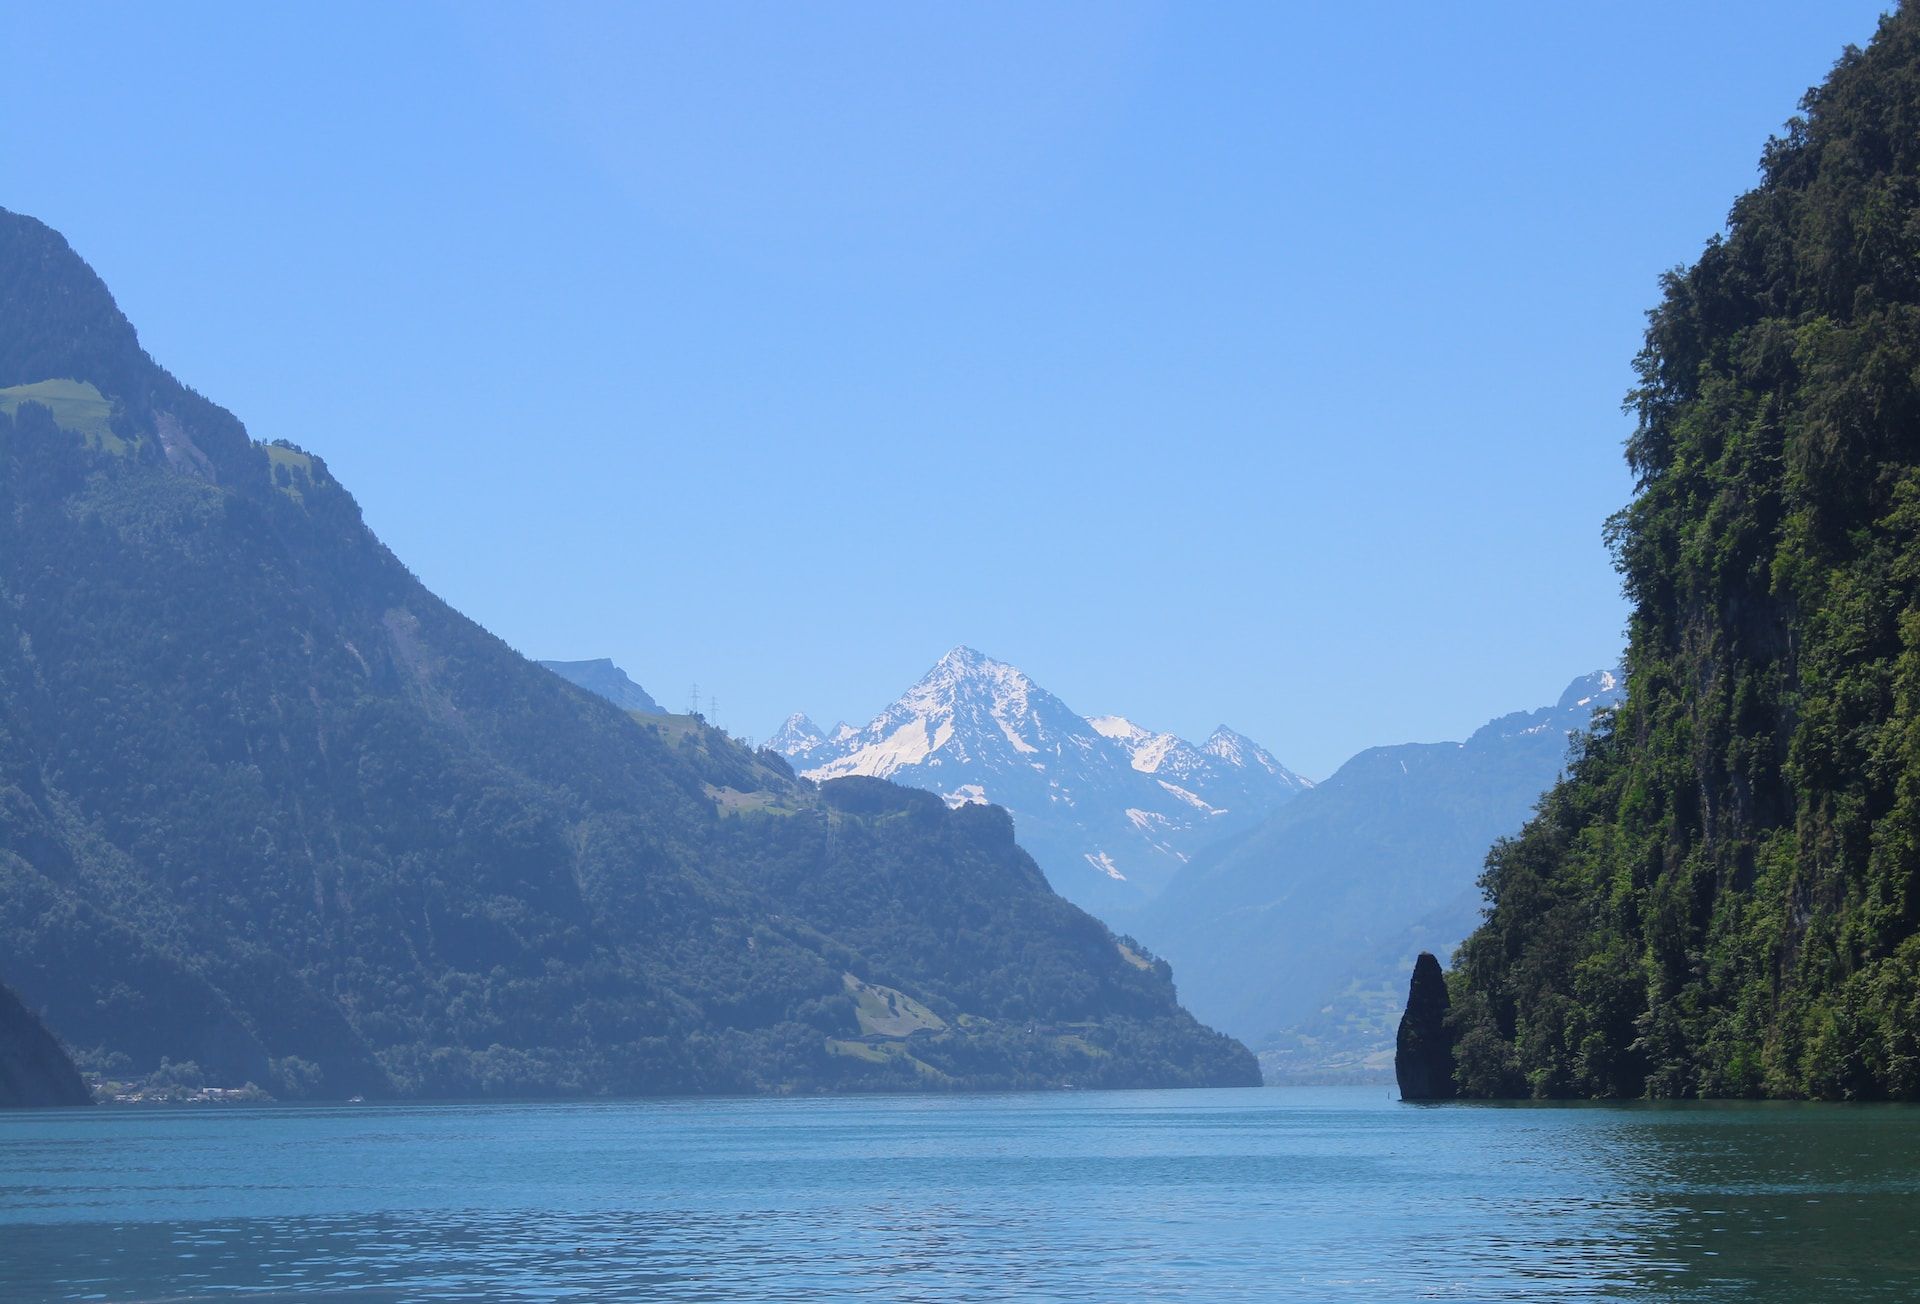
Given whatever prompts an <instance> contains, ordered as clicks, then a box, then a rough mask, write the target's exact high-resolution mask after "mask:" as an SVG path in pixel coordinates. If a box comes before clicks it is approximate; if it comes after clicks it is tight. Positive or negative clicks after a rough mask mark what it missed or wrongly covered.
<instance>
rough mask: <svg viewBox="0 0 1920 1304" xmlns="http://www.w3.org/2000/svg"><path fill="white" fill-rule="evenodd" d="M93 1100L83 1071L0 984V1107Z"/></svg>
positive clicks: (44, 1027) (31, 1014) (16, 998)
mask: <svg viewBox="0 0 1920 1304" xmlns="http://www.w3.org/2000/svg"><path fill="white" fill-rule="evenodd" d="M92 1103H93V1096H92V1094H91V1093H90V1092H88V1090H87V1084H86V1083H85V1082H84V1081H82V1080H81V1078H80V1070H78V1069H76V1068H75V1067H74V1066H73V1061H72V1060H71V1059H69V1058H67V1052H66V1051H65V1050H63V1049H61V1046H60V1043H59V1042H58V1041H56V1040H55V1039H54V1035H53V1034H52V1033H51V1032H48V1031H47V1025H46V1024H44V1023H42V1022H40V1020H39V1019H37V1018H35V1017H34V1014H33V1011H31V1010H29V1009H28V1008H27V1007H26V1006H24V1005H22V1004H21V1003H20V998H19V997H18V996H15V995H14V994H13V993H12V992H11V991H9V990H8V989H7V988H5V987H0V1108H7V1107H19V1106H31V1105H91V1104H92Z"/></svg>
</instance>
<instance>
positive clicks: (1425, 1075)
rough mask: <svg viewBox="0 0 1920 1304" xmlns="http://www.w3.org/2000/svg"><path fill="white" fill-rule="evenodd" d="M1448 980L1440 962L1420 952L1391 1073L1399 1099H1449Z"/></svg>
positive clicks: (1451, 1096)
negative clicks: (1395, 1080) (1396, 1083)
mask: <svg viewBox="0 0 1920 1304" xmlns="http://www.w3.org/2000/svg"><path fill="white" fill-rule="evenodd" d="M1447 1004H1448V1002H1447V980H1446V977H1445V975H1443V974H1442V973H1441V972H1440V961H1438V960H1436V959H1435V958H1434V956H1433V953H1432V952H1430V951H1422V952H1421V953H1420V958H1419V959H1418V960H1416V961H1414V964H1413V984H1412V986H1411V987H1410V988H1409V989H1408V991H1407V1012H1406V1013H1405V1014H1403V1015H1401V1016H1400V1036H1399V1040H1398V1041H1397V1042H1396V1044H1395V1046H1394V1052H1393V1074H1394V1076H1395V1077H1396V1078H1398V1079H1399V1080H1400V1099H1402V1100H1452V1099H1453V1094H1454V1084H1453V1039H1452V1037H1451V1035H1450V1034H1449V1033H1448V1031H1447Z"/></svg>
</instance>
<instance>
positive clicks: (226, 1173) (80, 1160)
mask: <svg viewBox="0 0 1920 1304" xmlns="http://www.w3.org/2000/svg"><path fill="white" fill-rule="evenodd" d="M1389 1095H1390V1093H1389V1092H1388V1091H1387V1089H1385V1088H1380V1087H1373V1088H1329V1089H1317V1088H1264V1089H1257V1090H1243V1091H1146V1092H1113V1093H1088V1094H1073V1095H1002V1096H962V1097H913V1098H901V1097H892V1098H857V1097H833V1098H820V1099H803V1100H673V1101H621V1102H596V1103H568V1104H513V1105H474V1104H463V1105H351V1106H332V1107H321V1106H305V1107H296V1106H289V1107H269V1108H219V1107H198V1108H195V1107H179V1108H114V1109H97V1110H91V1111H87V1110H81V1111H64V1112H63V1111H29V1112H17V1113H10V1114H0V1299H6V1300H8V1301H15V1300H33V1299H88V1298H97V1299H112V1300H121V1299H142V1300H146V1299H153V1300H163V1299H164V1300H179V1299H201V1298H231V1297H233V1296H234V1295H236V1294H241V1293H247V1292H258V1293H259V1295H261V1296H273V1295H278V1296H281V1297H286V1298H293V1297H299V1298H303V1299H304V1298H314V1297H332V1298H341V1299H352V1300H389V1299H419V1298H450V1299H455V1298H472V1299H483V1298H485V1299H526V1300H545V1299H569V1298H578V1299H603V1298H624V1299H640V1300H654V1299H658V1300H747V1299H768V1298H772V1299H822V1300H824V1299H836V1300H837V1299H854V1300H861V1299H867V1300H1014V1299H1018V1300H1102V1301H1105V1300H1126V1299H1139V1300H1155V1299H1166V1298H1173V1297H1182V1298H1188V1299H1202V1300H1212V1299H1217V1300H1314V1301H1347V1300H1353V1301H1361V1300H1365V1301H1375V1300H1381V1301H1398V1300H1416V1299H1438V1300H1528V1301H1534V1300H1602V1299H1604V1300H1639V1299H1645V1300H1654V1299H1658V1300H1662V1301H1666V1300H1698V1301H1722V1300H1727V1301H1731V1300H1779V1301H1795V1302H1799V1301H1846V1300H1903V1301H1905V1300H1912V1299H1915V1298H1920V1110H1917V1109H1912V1108H1901V1107H1891V1106H1889V1107H1879V1106H1865V1107H1841V1106H1828V1105H1746V1104H1742V1105H1695V1106H1645V1105H1634V1106H1529V1105H1522V1106H1505V1107H1501V1106H1485V1105H1448V1106H1413V1105H1402V1104H1399V1103H1397V1102H1395V1101H1392V1100H1391V1099H1389Z"/></svg>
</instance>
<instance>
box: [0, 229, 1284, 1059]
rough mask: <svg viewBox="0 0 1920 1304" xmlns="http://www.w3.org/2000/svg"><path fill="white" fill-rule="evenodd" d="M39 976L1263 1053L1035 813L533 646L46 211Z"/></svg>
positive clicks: (25, 293)
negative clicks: (783, 745) (565, 661)
mask: <svg viewBox="0 0 1920 1304" xmlns="http://www.w3.org/2000/svg"><path fill="white" fill-rule="evenodd" d="M0 980H4V981H5V982H7V983H9V984H11V985H13V986H14V987H16V988H17V989H18V990H19V991H20V993H21V994H22V996H23V997H24V998H25V999H26V1001H27V1003H28V1004H29V1005H30V1006H32V1007H33V1008H34V1009H36V1010H38V1011H39V1012H40V1013H41V1014H43V1015H44V1016H45V1017H46V1019H47V1021H48V1022H49V1023H50V1024H51V1026H52V1027H53V1028H54V1029H55V1030H56V1031H57V1032H58V1033H59V1034H60V1035H61V1036H62V1037H63V1038H64V1039H65V1040H66V1042H67V1043H68V1044H69V1045H71V1046H73V1047H75V1048H77V1049H78V1050H79V1051H80V1053H81V1058H82V1061H83V1063H84V1064H86V1065H89V1066H91V1067H94V1068H96V1069H100V1070H102V1071H106V1072H109V1073H111V1074H114V1075H116V1076H127V1075H130V1074H131V1075H138V1074H142V1073H148V1072H152V1071H154V1070H157V1069H161V1067H162V1066H163V1064H168V1063H170V1064H171V1065H172V1066H173V1068H174V1069H177V1068H178V1066H179V1065H181V1064H183V1063H187V1062H191V1063H192V1064H193V1065H194V1066H195V1067H196V1068H197V1069H198V1070H199V1071H200V1072H201V1073H203V1074H205V1075H206V1076H207V1078H208V1079H209V1080H211V1081H213V1082H215V1083H224V1084H229V1085H238V1084H240V1083H242V1082H245V1081H249V1080H251V1081H254V1082H257V1083H259V1084H260V1085H262V1086H264V1087H267V1088H268V1089H270V1090H273V1091H275V1092H278V1093H282V1094H311V1095H331V1096H338V1095H344V1094H348V1093H352V1092H361V1093H366V1094H369V1095H372V1094H390V1093H398V1094H418V1095H436V1096H446V1095H464V1094H474V1093H496V1094H497V1093H518V1094H526V1093H554V1092H568V1093H572V1092H599V1091H626V1092H639V1091H747V1090H807V1089H817V1088H825V1087H835V1088H856V1089H857V1088H895V1087H902V1088H925V1087H985V1086H1014V1085H1021V1086H1026V1085H1062V1084H1073V1085H1123V1084H1188V1083H1194V1084H1198V1083H1238V1082H1248V1081H1257V1074H1256V1070H1255V1068H1254V1065H1253V1061H1252V1058H1251V1056H1250V1055H1248V1053H1247V1052H1246V1051H1245V1050H1244V1049H1243V1048H1241V1047H1240V1046H1238V1045H1236V1044H1235V1043H1233V1042H1231V1041H1230V1040H1228V1039H1226V1038H1224V1037H1221V1036H1218V1035H1217V1034H1214V1033H1210V1032H1208V1031H1206V1030H1205V1029H1203V1028H1201V1027H1200V1026H1199V1025H1198V1024H1196V1023H1195V1022H1194V1021H1193V1020H1192V1019H1191V1018H1190V1017H1189V1016H1188V1015H1187V1014H1186V1013H1185V1012H1184V1011H1182V1010H1181V1009H1180V1008H1179V1006H1178V1005H1177V1003H1176V1002H1175V999H1174V995H1173V989H1172V985H1171V983H1170V982H1169V980H1168V975H1167V973H1166V970H1165V967H1164V966H1158V965H1156V964H1155V963H1154V962H1153V961H1152V959H1151V958H1150V957H1147V956H1145V955H1143V954H1142V953H1141V952H1139V951H1138V950H1137V949H1136V948H1133V947H1131V946H1128V945H1127V944H1126V943H1125V942H1124V941H1122V940H1118V939H1115V938H1114V937H1113V936H1112V935H1111V934H1110V933H1109V932H1108V931H1107V930H1106V929H1105V928H1104V927H1103V926H1102V925H1100V924H1099V923H1098V922H1096V921H1095V920H1093V919H1091V918H1089V917H1088V916H1086V915H1085V914H1083V913H1081V912H1080V911H1078V910H1076V909H1074V908H1073V907H1072V906H1069V905H1068V904H1066V903H1065V902H1063V901H1061V900H1060V899H1059V898H1058V897H1056V896H1054V895H1053V894H1052V893H1051V892H1050V891H1048V890H1047V887H1046V885H1045V882H1044V880H1043V879H1042V878H1041V876H1040V874H1039V872H1038V871H1037V870H1036V869H1035V868H1034V865H1033V862H1032V861H1031V860H1030V859H1029V858H1028V857H1027V856H1026V855H1025V853H1024V852H1022V851H1021V850H1020V849H1019V848H1018V847H1016V846H1015V845H1014V842H1013V837H1012V832H1011V828H1010V826H1009V825H1008V823H1007V821H1006V819H1005V817H1004V816H1003V815H1000V814H999V813H997V812H992V811H961V812H953V813H950V812H948V811H946V810H945V809H944V808H943V807H942V805H941V803H939V802H938V801H936V800H931V799H926V798H923V797H921V796H918V795H916V794H912V793H908V792H905V791H902V790H898V789H894V788H892V787H890V786H889V785H885V784H864V783H849V784H838V785H828V786H826V787H825V788H815V787H814V786H813V785H811V784H806V783H803V782H799V781H797V780H795V779H794V777H793V775H792V774H791V772H790V771H789V770H787V768H786V767H785V765H784V763H782V762H780V761H779V760H778V759H777V758H769V757H765V756H759V757H757V756H754V755H752V754H750V753H748V752H747V751H745V750H744V749H742V748H740V747H739V746H738V745H736V744H734V743H732V742H731V741H729V740H728V739H727V738H726V737H725V736H724V735H723V734H721V733H719V732H718V731H716V730H713V729H709V728H707V727H705V726H704V724H702V723H701V722H700V721H698V720H697V719H688V718H685V717H667V718H658V719H640V718H636V717H634V716H631V715H628V714H626V713H624V712H622V711H620V710H618V709H616V708H615V707H613V706H612V705H610V704H608V703H607V702H605V701H602V700H600V699H599V698H597V697H595V696H593V695H591V694H589V693H586V692H582V691H580V690H579V689H577V688H574V687H572V686H570V685H568V684H567V683H565V682H563V681H562V680H561V679H559V678H558V677H556V676H555V675H553V674H550V673H548V672H547V671H546V670H543V669H541V668H540V667H538V666H536V665H534V664H532V663H530V662H528V661H525V660H523V659H522V658H520V657H519V656H518V655H516V654H515V653H514V652H513V651H511V650H510V649H509V648H507V647H506V646H505V645H503V644H502V643H500V642H499V641H498V640H497V639H495V638H493V637H492V636H491V635H489V634H487V633H486V632H485V631H484V630H482V629H480V628H479V627H478V626H476V625H475V624H473V623H472V622H471V621H469V620H467V619H465V618H464V617H462V616H461V615H460V614H459V613H457V612H455V611H452V610H451V609H449V608H448V607H447V606H446V605H445V604H443V603H441V602H440V601H439V600H438V599H436V598H435V597H434V596H433V595H432V594H431V593H429V592H427V591H426V590H425V589H424V588H423V587H422V586H421V585H420V584H419V583H418V582H417V581H416V580H415V579H414V578H413V577H412V576H411V575H410V574H409V573H408V572H407V571H406V569H405V568H404V567H403V566H402V565H401V564H400V563H399V562H398V561H397V560H396V559H395V558H394V557H393V556H392V555H391V554H390V553H389V552H388V551H387V550H386V549H385V548H384V547H383V546H382V545H381V544H380V543H379V541H378V540H377V539H375V538H374V537H373V536H372V535H371V534H370V533H369V532H368V531H367V529H366V527H365V526H364V525H363V524H362V522H361V519H360V514H359V510H358V508H357V507H356V505H355V504H354V501H353V499H352V498H351V497H350V496H349V495H348V493H347V491H346V490H345V489H344V488H342V487H341V486H340V484H339V483H338V482H336V481H335V480H334V479H333V478H332V476H331V475H329V474H328V472H327V468H326V466H325V464H324V463H323V462H321V461H320V459H319V458H317V457H314V456H311V455H309V454H307V453H305V452H302V451H301V450H298V449H295V448H292V447H290V446H285V445H263V444H259V443H255V442H254V441H253V440H251V439H250V438H249V437H248V436H247V434H246V432H245V431H244V430H243V429H242V428H241V426H240V424H239V422H238V421H236V420H235V419H234V418H233V417H232V416H231V415H230V414H229V413H227V412H225V411H224V410H222V409H220V408H218V407H216V406H214V405H213V404H211V403H209V402H208V401H207V400H205V399H203V398H201V397H199V396H198V395H195V394H193V393H192V392H191V391H189V390H187V389H185V388H184V387H182V386H181V385H180V384H178V383H177V382H176V381H174V380H173V378H172V377H171V376H169V375H167V374H166V373H165V372H164V371H162V370H160V369H159V368H158V367H156V366H155V365H154V364H153V363H152V361H151V360H150V359H148V358H147V356H146V354H145V353H144V352H143V351H141V349H140V346H139V343H138V341H137V339H136V338H135V336H134V332H133V329H132V327H131V326H129V325H128V324H127V323H126V321H125V320H124V319H123V318H122V317H121V315H120V314H119V312H118V310H117V309H116V308H115V306H114V304H113V301H112V299H111V297H110V296H109V295H108V293H107V290H106V287H105V286H104V285H102V284H101V283H100V281H99V280H98V278H96V277H95V276H94V275H93V273H92V271H91V270H90V269H89V268H87V267H86V265H85V264H84V263H82V262H81V261H80V260H79V258H78V257H77V256H75V255H74V253H73V252H72V251H71V250H70V249H68V248H67V246H66V244H65V242H64V241H62V240H61V239H60V237H59V236H58V235H56V234H55V233H53V232H52V231H50V230H48V229H47V228H46V227H44V226H42V225H40V224H39V223H37V222H34V221H32V220H30V219H28V218H24V217H20V216H17V215H13V214H8V213H4V212H0ZM903 1011H906V1012H907V1013H903Z"/></svg>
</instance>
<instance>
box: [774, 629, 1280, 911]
mask: <svg viewBox="0 0 1920 1304" xmlns="http://www.w3.org/2000/svg"><path fill="white" fill-rule="evenodd" d="M768 746H770V747H772V748H774V750H776V751H779V752H781V753H782V754H784V755H786V756H787V757H789V758H790V759H791V760H793V762H794V764H795V768H797V769H799V770H800V771H801V772H802V773H803V774H805V775H806V776H807V777H808V778H811V779H816V780H826V779H836V778H842V777H845V776H850V775H867V776H871V777H874V778H883V779H891V780H893V781H894V782H896V783H903V784H907V785H909V786H911V787H916V788H923V789H927V790H929V791H932V792H937V793H939V794H940V795H941V796H942V797H944V798H945V799H946V800H947V801H948V802H949V803H951V804H956V805H957V804H961V803H968V802H991V803H993V804H995V805H999V806H1003V807H1005V808H1006V809H1007V810H1008V811H1009V812H1011V813H1012V815H1013V817H1014V823H1015V827H1016V829H1017V830H1018V833H1019V838H1020V842H1021V845H1022V846H1025V847H1026V848H1027V849H1028V850H1029V851H1031V852H1032V853H1033V854H1034V856H1035V858H1036V859H1037V860H1038V861H1039V862H1040V864H1041V867H1042V868H1043V869H1045V870H1046V871H1047V873H1048V875H1049V877H1050V878H1051V879H1052V880H1053V882H1054V885H1055V886H1056V887H1057V888H1059V889H1060V890H1061V891H1062V892H1063V893H1065V894H1066V895H1067V896H1068V897H1069V898H1071V899H1073V900H1076V901H1079V902H1080V903H1082V904H1085V905H1101V906H1105V905H1112V904H1120V903H1124V902H1126V901H1136V902H1137V901H1139V900H1141V899H1144V897H1145V896H1146V895H1151V893H1152V892H1153V891H1155V890H1157V889H1158V887H1159V885H1160V884H1161V883H1163V882H1165V881H1166V879H1167V878H1169V877H1170V876H1171V875H1172V873H1173V872H1175V871H1176V870H1177V869H1178V868H1179V867H1180V866H1181V865H1183V864H1185V863H1186V861H1187V859H1188V857H1189V856H1191V855H1192V854H1193V853H1194V852H1196V851H1198V850H1199V849H1200V847H1201V846H1203V845H1205V844H1207V843H1209V842H1210V841H1212V840H1213V839H1215V838H1218V837H1222V836H1226V835H1228V834H1230V833H1232V832H1234V831H1235V830H1236V829H1238V828H1240V827H1245V826H1249V825H1250V824H1251V823H1252V822H1253V821H1255V820H1257V819H1259V818H1261V817H1263V816H1264V815H1265V814H1267V813H1268V812H1270V811H1271V810H1273V809H1274V808H1275V807H1276V806H1277V805H1278V804H1279V803H1280V802H1283V801H1285V800H1287V799H1288V798H1290V797H1292V796H1293V795H1294V793H1295V792H1297V791H1299V790H1300V789H1302V788H1304V787H1306V786H1308V785H1307V784H1306V783H1305V781H1304V780H1301V779H1298V778H1297V777H1296V776H1294V775H1293V774H1291V773H1290V772H1289V771H1287V770H1286V768H1285V767H1283V766H1281V765H1280V764H1279V763H1278V762H1277V761H1274V760H1273V758H1272V757H1271V756H1270V755H1269V754H1268V753H1267V752H1266V751H1265V750H1264V749H1263V748H1261V747H1259V746H1258V745H1257V744H1255V743H1253V742H1251V741H1249V740H1247V739H1245V738H1243V737H1242V736H1241V735H1239V734H1236V733H1233V732H1232V731H1231V730H1218V731H1216V732H1215V736H1214V737H1213V738H1211V739H1209V740H1208V746H1207V747H1197V746H1195V745H1194V744H1193V743H1190V742H1188V741H1186V740H1185V739H1183V738H1180V737H1179V736H1177V735H1175V734H1170V733H1159V732H1156V731H1154V730H1151V729H1147V728H1145V727H1143V726H1141V725H1137V724H1135V723H1134V722H1133V721H1132V720H1130V719H1128V718H1127V717H1125V716H1122V715H1103V716H1097V717H1094V718H1092V719H1087V718H1085V717H1083V716H1081V715H1079V714H1078V713H1076V712H1075V711H1074V710H1073V709H1072V708H1071V707H1069V706H1068V705H1067V704H1066V703H1065V702H1063V701H1061V700H1060V699H1059V698H1058V697H1055V696H1054V695H1053V694H1052V693H1050V692H1048V691H1047V690H1046V689H1044V688H1042V687H1040V685H1038V684H1036V683H1035V682H1034V681H1033V680H1032V679H1031V678H1030V677H1029V676H1028V675H1027V674H1026V673H1025V672H1024V671H1022V670H1020V669H1019V668H1018V667H1017V666H1013V665H1010V664H1008V663H1007V662H1005V661H1000V660H996V659H995V658H993V657H990V656H988V655H986V654H985V653H983V652H980V651H979V650H977V649H975V648H971V647H967V646H964V645H962V646H960V647H956V648H954V649H952V650H951V651H949V652H948V653H947V654H946V655H945V656H943V657H941V658H940V659H939V660H938V661H937V662H935V663H934V665H933V666H932V668H931V669H929V670H928V671H927V672H926V674H924V675H922V676H921V677H920V679H919V680H918V682H916V683H915V684H914V685H913V686H912V687H911V688H909V689H907V691H906V692H904V693H902V694H901V695H900V696H899V698H897V699H896V700H895V701H894V702H893V703H892V704H891V705H889V706H888V707H887V708H886V709H885V710H883V711H881V712H880V714H878V715H876V716H875V717H874V718H873V719H872V720H871V721H869V722H868V723H867V724H866V725H865V726H864V727H862V728H858V729H854V728H848V727H846V726H841V727H840V728H837V729H835V730H834V731H833V733H832V734H831V735H828V736H826V737H825V738H822V737H820V736H819V731H818V730H817V729H816V728H815V727H814V726H813V725H812V722H811V721H808V720H806V719H805V717H796V718H795V719H793V720H789V721H788V723H787V725H786V726H784V727H783V728H782V729H781V731H780V732H779V733H778V734H776V735H775V737H774V738H773V739H772V740H771V741H770V742H769V743H768ZM1115 885H1125V891H1124V893H1123V894H1122V895H1120V896H1115V895H1114V892H1115V890H1116V887H1115Z"/></svg>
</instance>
